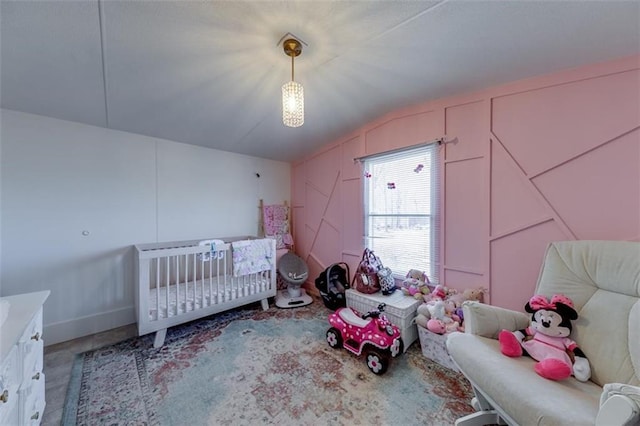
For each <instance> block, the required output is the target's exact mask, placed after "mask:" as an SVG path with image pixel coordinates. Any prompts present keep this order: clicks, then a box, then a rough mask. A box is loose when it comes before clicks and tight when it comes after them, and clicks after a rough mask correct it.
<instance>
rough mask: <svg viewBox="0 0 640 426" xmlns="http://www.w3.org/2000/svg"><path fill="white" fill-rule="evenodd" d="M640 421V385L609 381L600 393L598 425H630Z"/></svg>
mask: <svg viewBox="0 0 640 426" xmlns="http://www.w3.org/2000/svg"><path fill="white" fill-rule="evenodd" d="M638 421H640V387H638V386H631V385H627V384H624V383H607V384H606V385H604V387H603V388H602V395H600V409H599V410H598V416H597V417H596V426H608V425H617V426H630V425H636V424H638Z"/></svg>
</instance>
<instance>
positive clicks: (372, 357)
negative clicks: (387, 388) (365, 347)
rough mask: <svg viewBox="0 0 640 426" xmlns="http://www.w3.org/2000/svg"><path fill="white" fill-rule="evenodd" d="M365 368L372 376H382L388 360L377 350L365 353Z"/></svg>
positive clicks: (387, 365)
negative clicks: (367, 368)
mask: <svg viewBox="0 0 640 426" xmlns="http://www.w3.org/2000/svg"><path fill="white" fill-rule="evenodd" d="M365 359H366V360H367V367H369V370H371V371H372V372H373V373H374V374H384V373H385V372H386V371H387V368H388V367H389V358H388V357H387V356H385V355H383V354H382V352H380V351H377V350H369V351H367V355H366V358H365Z"/></svg>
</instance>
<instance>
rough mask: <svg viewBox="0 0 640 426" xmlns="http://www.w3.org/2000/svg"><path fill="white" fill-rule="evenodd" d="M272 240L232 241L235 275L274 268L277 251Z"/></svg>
mask: <svg viewBox="0 0 640 426" xmlns="http://www.w3.org/2000/svg"><path fill="white" fill-rule="evenodd" d="M271 247H272V243H271V241H270V240H242V241H235V242H233V243H231V249H232V251H233V275H234V276H236V277H239V276H241V275H247V274H253V273H256V272H261V271H266V270H269V269H272V268H273V265H274V262H275V253H272V250H271Z"/></svg>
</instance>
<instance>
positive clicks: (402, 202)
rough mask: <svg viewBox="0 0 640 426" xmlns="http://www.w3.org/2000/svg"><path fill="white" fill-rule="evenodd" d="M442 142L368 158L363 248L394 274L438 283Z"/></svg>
mask: <svg viewBox="0 0 640 426" xmlns="http://www.w3.org/2000/svg"><path fill="white" fill-rule="evenodd" d="M438 146H439V145H438V144H436V143H434V144H430V145H423V146H420V147H418V148H414V149H410V150H404V151H401V152H396V153H390V154H387V155H385V154H382V155H378V156H375V157H371V158H365V159H364V161H363V162H364V178H363V181H364V204H365V205H364V212H365V220H364V223H365V231H364V235H365V246H366V247H369V248H370V249H371V250H373V251H375V253H376V255H377V256H378V257H380V259H381V260H382V263H383V264H384V265H385V266H388V267H389V268H391V270H392V271H393V273H394V275H397V276H405V275H406V273H407V272H408V271H409V269H419V270H421V271H425V272H426V273H427V275H428V276H429V279H430V280H431V282H432V283H437V282H439V277H438V269H439V268H438V265H439V260H438V259H439V217H438V216H439V210H438V200H439V166H438Z"/></svg>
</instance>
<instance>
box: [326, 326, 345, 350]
mask: <svg viewBox="0 0 640 426" xmlns="http://www.w3.org/2000/svg"><path fill="white" fill-rule="evenodd" d="M327 343H329V346H331V347H332V348H333V349H340V348H341V347H342V335H341V334H340V332H339V331H338V330H337V329H335V328H333V327H331V328H330V329H329V330H327Z"/></svg>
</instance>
